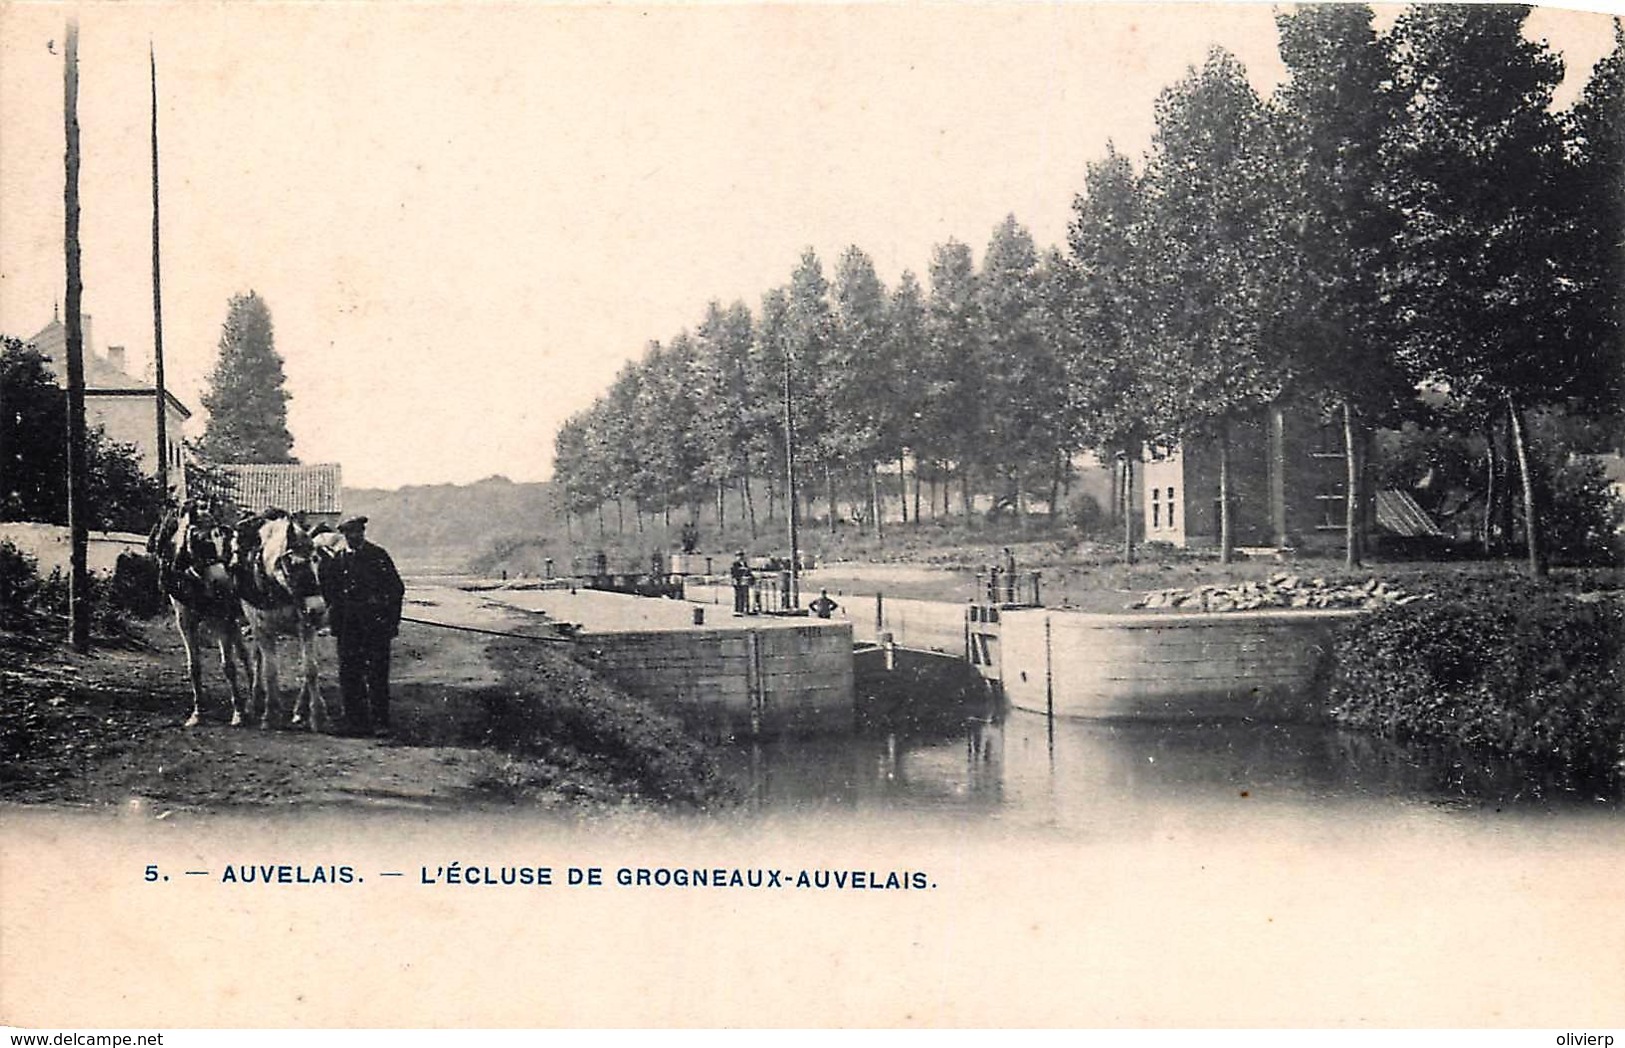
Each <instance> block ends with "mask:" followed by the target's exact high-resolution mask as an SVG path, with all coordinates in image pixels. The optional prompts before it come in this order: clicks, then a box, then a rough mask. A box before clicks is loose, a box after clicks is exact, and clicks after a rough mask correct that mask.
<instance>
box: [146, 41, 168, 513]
mask: <svg viewBox="0 0 1625 1048" xmlns="http://www.w3.org/2000/svg"><path fill="white" fill-rule="evenodd" d="M147 63H148V66H149V68H150V69H151V72H152V384H153V385H154V386H155V387H157V389H156V395H157V404H156V405H155V407H154V410H155V411H156V413H157V416H158V425H157V428H156V430H155V433H156V434H157V440H158V490H159V491H160V492H161V493H162V494H163V496H164V497H165V498H168V497H169V412H168V411H167V410H165V408H166V407H167V405H166V404H165V403H164V401H165V400H166V399H167V396H168V394H167V393H166V392H165V389H164V295H163V290H162V279H161V275H160V272H159V268H158V258H159V254H158V56H157V54H156V53H155V52H154V51H153V48H152V45H151V43H149V44H148V45H147Z"/></svg>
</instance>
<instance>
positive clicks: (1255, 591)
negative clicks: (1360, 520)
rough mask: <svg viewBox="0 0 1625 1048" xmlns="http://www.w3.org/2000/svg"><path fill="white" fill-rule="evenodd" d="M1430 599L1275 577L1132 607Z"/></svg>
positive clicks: (1349, 604) (1357, 604) (1370, 585)
mask: <svg viewBox="0 0 1625 1048" xmlns="http://www.w3.org/2000/svg"><path fill="white" fill-rule="evenodd" d="M1426 599H1427V597H1426V596H1419V595H1416V594H1410V593H1406V592H1405V591H1404V590H1402V589H1400V588H1399V587H1397V586H1390V585H1389V584H1388V583H1386V582H1378V581H1377V580H1376V579H1371V580H1369V581H1367V582H1365V583H1363V584H1359V585H1354V584H1350V585H1338V586H1331V585H1327V583H1326V580H1325V579H1319V578H1316V579H1304V578H1301V577H1299V576H1297V575H1286V574H1281V575H1271V576H1270V577H1269V578H1268V579H1267V580H1265V581H1264V582H1242V583H1238V584H1236V585H1232V586H1195V587H1192V588H1190V589H1165V590H1157V591H1156V592H1154V593H1147V594H1146V595H1145V596H1144V597H1143V598H1141V599H1140V600H1137V601H1135V602H1134V603H1133V604H1130V605H1129V607H1130V608H1135V609H1138V608H1181V609H1183V610H1185V611H1254V610H1258V609H1261V608H1381V607H1384V606H1386V605H1389V604H1410V603H1411V602H1413V601H1418V600H1426Z"/></svg>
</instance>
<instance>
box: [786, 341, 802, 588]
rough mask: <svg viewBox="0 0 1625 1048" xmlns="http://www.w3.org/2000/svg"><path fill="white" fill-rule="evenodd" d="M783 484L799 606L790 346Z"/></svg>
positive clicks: (792, 579) (792, 576)
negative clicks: (788, 507)
mask: <svg viewBox="0 0 1625 1048" xmlns="http://www.w3.org/2000/svg"><path fill="white" fill-rule="evenodd" d="M784 486H785V489H786V490H785V501H786V502H788V503H789V504H790V512H789V513H788V514H786V515H787V516H788V517H789V518H790V607H792V608H799V607H801V591H800V587H801V549H800V546H799V545H798V536H797V535H796V416H795V411H794V409H793V408H792V407H791V405H790V347H789V346H788V345H786V346H785V347H784Z"/></svg>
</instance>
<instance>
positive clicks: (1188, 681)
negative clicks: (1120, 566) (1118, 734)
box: [997, 609, 1362, 717]
mask: <svg viewBox="0 0 1625 1048" xmlns="http://www.w3.org/2000/svg"><path fill="white" fill-rule="evenodd" d="M1360 614H1362V613H1361V612H1359V611H1355V610H1350V611H1281V612H1270V611H1260V612H1228V613H1223V614H1167V615H1156V614H1151V615H1088V614H1082V613H1074V612H1053V611H1045V610H1043V609H1026V610H1011V611H1005V612H1003V613H1002V616H1001V620H1002V621H1001V623H1000V627H999V634H998V641H997V643H998V646H999V652H998V659H999V663H1000V670H1001V677H1002V681H1003V688H1004V694H1005V697H1006V699H1007V700H1008V701H1009V702H1010V703H1011V705H1014V706H1018V707H1021V708H1023V709H1028V710H1036V711H1039V712H1043V711H1045V710H1046V708H1047V707H1048V705H1049V702H1050V699H1051V697H1053V702H1054V710H1055V712H1056V713H1057V714H1061V715H1069V716H1088V717H1116V716H1123V717H1163V716H1166V717H1188V716H1266V717H1280V716H1288V717H1290V716H1302V715H1307V714H1311V713H1313V712H1315V708H1316V702H1317V699H1316V696H1315V694H1314V682H1315V675H1316V672H1317V670H1318V669H1319V667H1320V664H1321V659H1322V656H1323V651H1324V645H1325V642H1326V640H1327V639H1328V637H1329V635H1330V633H1331V630H1332V629H1333V628H1334V627H1335V626H1336V625H1337V624H1338V623H1340V622H1343V621H1346V620H1347V619H1349V618H1351V617H1354V616H1358V615H1360ZM1046 626H1047V629H1048V638H1047V640H1046V635H1045V633H1046Z"/></svg>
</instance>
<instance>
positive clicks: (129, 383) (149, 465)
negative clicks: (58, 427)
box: [28, 314, 192, 492]
mask: <svg viewBox="0 0 1625 1048" xmlns="http://www.w3.org/2000/svg"><path fill="white" fill-rule="evenodd" d="M80 322H81V324H82V326H83V332H84V345H85V353H84V360H85V423H86V424H87V425H89V426H92V427H94V426H98V425H99V426H101V427H102V430H103V432H105V433H106V434H107V437H108V439H109V440H113V441H116V442H118V443H120V444H129V445H131V446H133V447H134V448H135V452H136V457H137V460H138V461H139V462H140V463H141V468H142V469H143V470H144V471H146V472H147V473H149V474H151V475H153V476H157V475H158V464H159V460H158V455H159V454H161V453H162V454H167V455H168V458H169V486H170V490H172V491H176V492H179V491H181V490H184V485H185V483H186V467H185V459H184V458H183V456H182V454H181V441H182V439H183V437H184V427H185V424H186V420H187V419H189V418H191V417H192V412H191V411H190V410H189V409H188V408H187V407H186V405H185V404H183V403H181V401H180V399H179V398H178V397H176V396H175V394H173V393H171V392H170V391H169V390H167V389H166V390H164V427H165V437H166V441H167V444H168V447H167V449H166V450H163V451H160V449H159V447H158V413H157V412H156V411H155V410H154V407H155V401H154V398H155V397H156V396H157V391H158V390H157V386H156V384H154V383H153V382H152V381H151V380H149V379H144V378H135V377H133V376H132V375H130V374H129V372H128V371H127V370H126V369H127V368H128V366H129V362H128V360H127V358H126V356H125V352H124V347H123V346H108V347H107V351H106V353H105V354H101V353H97V352H96V350H95V348H94V347H95V343H94V342H93V341H92V339H91V322H90V317H89V316H87V315H84V314H81V315H80ZM28 341H29V342H31V343H33V345H34V348H35V349H37V350H39V352H40V354H41V355H42V356H44V357H45V361H46V366H47V367H48V368H49V369H50V370H51V374H52V375H53V376H54V377H55V379H56V384H57V385H58V386H61V387H62V388H64V389H65V388H67V384H68V377H67V376H68V328H67V325H66V324H64V323H62V320H61V318H59V317H54V316H53V317H52V318H51V322H50V323H49V324H47V325H45V327H43V328H41V329H40V330H39V332H38V333H37V334H35V335H34V337H33V338H31V339H29V340H28Z"/></svg>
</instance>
